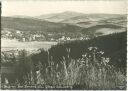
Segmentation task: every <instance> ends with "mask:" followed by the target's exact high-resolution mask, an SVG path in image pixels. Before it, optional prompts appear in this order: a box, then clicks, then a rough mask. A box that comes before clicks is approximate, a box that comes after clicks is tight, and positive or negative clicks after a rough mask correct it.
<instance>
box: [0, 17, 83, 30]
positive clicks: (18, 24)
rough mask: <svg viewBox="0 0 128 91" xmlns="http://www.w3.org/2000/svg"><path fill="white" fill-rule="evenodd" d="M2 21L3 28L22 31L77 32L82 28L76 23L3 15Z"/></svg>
mask: <svg viewBox="0 0 128 91" xmlns="http://www.w3.org/2000/svg"><path fill="white" fill-rule="evenodd" d="M1 22H2V28H9V29H14V30H21V31H44V32H77V31H79V30H81V28H80V27H78V26H74V25H69V24H62V23H53V22H48V21H42V20H39V19H30V18H14V17H13V18H12V17H2V21H1Z"/></svg>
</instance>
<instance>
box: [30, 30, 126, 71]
mask: <svg viewBox="0 0 128 91" xmlns="http://www.w3.org/2000/svg"><path fill="white" fill-rule="evenodd" d="M126 43H127V32H122V33H115V34H111V35H105V36H99V37H96V38H94V39H91V40H84V41H73V42H70V43H64V44H58V45H55V46H53V47H52V48H51V49H49V57H50V59H51V57H52V60H53V61H54V62H57V63H58V62H60V61H62V60H63V57H65V58H67V51H66V50H67V49H70V54H69V56H70V58H72V59H78V58H81V57H82V55H83V54H85V53H89V51H88V48H89V47H97V48H98V50H99V51H103V52H104V56H105V57H109V58H110V60H111V61H110V62H109V63H110V64H112V65H114V66H116V67H117V68H123V69H125V68H126V60H127V59H126V54H127V51H126V47H127V44H126ZM42 55H43V56H42ZM47 58H48V55H47V52H41V53H39V54H35V55H34V56H33V58H32V59H33V60H36V62H38V61H42V62H45V63H47V60H48V59H47ZM50 59H49V60H50ZM67 61H68V60H67ZM125 70H126V69H125Z"/></svg>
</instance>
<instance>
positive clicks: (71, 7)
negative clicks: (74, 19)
mask: <svg viewBox="0 0 128 91" xmlns="http://www.w3.org/2000/svg"><path fill="white" fill-rule="evenodd" d="M64 11H74V12H81V13H87V14H90V13H108V14H126V2H125V1H32V0H31V1H24V0H22V1H2V16H14V15H25V16H39V15H43V14H50V13H61V12H64Z"/></svg>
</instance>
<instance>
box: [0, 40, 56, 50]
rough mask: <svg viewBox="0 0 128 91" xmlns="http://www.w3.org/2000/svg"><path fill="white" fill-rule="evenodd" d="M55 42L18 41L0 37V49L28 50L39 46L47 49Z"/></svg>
mask: <svg viewBox="0 0 128 91" xmlns="http://www.w3.org/2000/svg"><path fill="white" fill-rule="evenodd" d="M55 44H57V42H47V41H46V42H38V41H34V42H19V41H17V40H14V39H13V40H10V39H1V49H2V51H9V50H17V49H18V50H20V49H25V50H28V51H31V50H37V49H40V48H44V50H47V49H49V48H50V47H51V46H52V45H55Z"/></svg>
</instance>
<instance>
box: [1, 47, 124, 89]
mask: <svg viewBox="0 0 128 91" xmlns="http://www.w3.org/2000/svg"><path fill="white" fill-rule="evenodd" d="M88 50H89V53H85V54H83V55H82V57H81V58H79V59H72V58H71V57H70V49H66V51H67V58H65V57H64V56H63V59H62V60H60V64H59V63H55V62H54V61H53V60H52V57H49V56H48V57H49V58H48V59H51V60H48V64H47V66H46V65H45V64H42V63H41V62H39V63H38V64H37V65H36V67H37V68H38V70H35V69H34V67H35V66H32V65H33V64H32V63H30V62H31V60H30V59H29V58H27V57H26V55H27V54H26V52H25V51H23V52H19V53H20V56H19V60H20V61H21V62H20V64H19V65H17V66H16V69H17V68H18V67H20V66H21V67H23V66H24V67H25V70H28V71H27V72H26V74H23V75H22V77H21V76H20V77H21V78H22V80H24V82H22V83H21V82H20V80H18V79H17V80H16V81H15V83H13V84H11V83H9V82H7V81H5V83H2V88H3V89H6V88H9V87H11V85H12V86H16V87H15V89H16V88H17V89H18V88H19V87H21V88H22V89H23V88H24V89H25V88H28V86H29V89H30V88H35V87H33V85H36V86H37V88H43V89H47V88H52V89H57V88H60V89H63V88H65V89H69V88H70V89H99V90H101V89H106V90H108V89H109V90H110V89H126V75H125V74H124V73H123V72H122V71H121V70H120V69H118V68H115V67H114V66H113V65H110V64H109V62H110V61H111V59H110V58H107V57H104V56H103V54H104V52H103V51H100V50H99V49H98V48H97V47H89V48H88ZM25 60H27V61H25ZM26 62H27V63H26ZM26 64H27V65H26ZM25 65H26V66H25ZM28 65H29V66H28ZM31 66H32V67H31ZM27 67H28V68H29V69H28V68H27ZM44 67H45V68H44ZM33 70H35V71H33ZM17 71H19V70H17ZM20 71H24V70H21V69H20ZM39 85H40V87H38V86H39Z"/></svg>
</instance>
